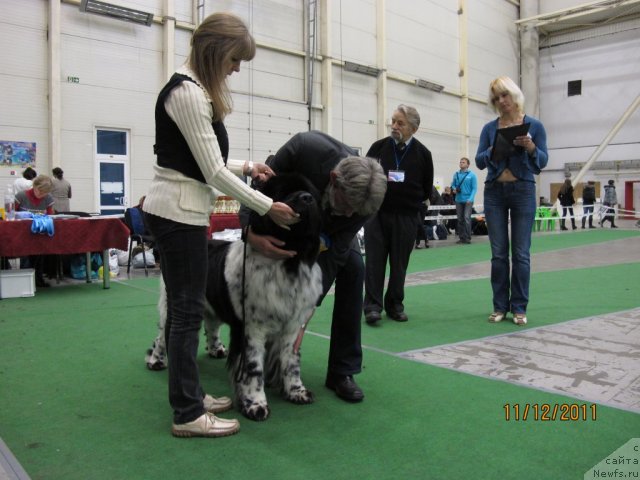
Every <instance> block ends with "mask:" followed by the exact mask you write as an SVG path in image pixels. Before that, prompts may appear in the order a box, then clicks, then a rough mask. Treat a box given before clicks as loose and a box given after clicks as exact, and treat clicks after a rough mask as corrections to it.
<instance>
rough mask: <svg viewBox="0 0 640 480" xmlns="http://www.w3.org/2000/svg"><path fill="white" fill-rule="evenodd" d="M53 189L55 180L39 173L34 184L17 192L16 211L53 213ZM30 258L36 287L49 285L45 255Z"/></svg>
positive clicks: (23, 263)
mask: <svg viewBox="0 0 640 480" xmlns="http://www.w3.org/2000/svg"><path fill="white" fill-rule="evenodd" d="M52 189H53V181H52V180H51V177H49V176H48V175H38V176H37V177H36V178H34V179H33V186H32V187H31V188H30V189H28V190H24V191H22V192H18V193H17V194H16V211H18V212H20V211H22V212H31V213H33V214H47V215H52V214H53V204H54V203H55V201H54V199H53V197H52V196H51V194H50V192H51V190H52ZM25 260H28V261H29V262H30V264H31V266H32V267H33V268H34V269H35V272H36V287H49V286H50V285H49V284H48V283H47V282H46V281H45V279H44V275H43V270H44V256H43V255H31V256H29V258H28V259H25ZM25 263H27V262H24V261H21V262H20V265H21V267H23V268H24V265H25Z"/></svg>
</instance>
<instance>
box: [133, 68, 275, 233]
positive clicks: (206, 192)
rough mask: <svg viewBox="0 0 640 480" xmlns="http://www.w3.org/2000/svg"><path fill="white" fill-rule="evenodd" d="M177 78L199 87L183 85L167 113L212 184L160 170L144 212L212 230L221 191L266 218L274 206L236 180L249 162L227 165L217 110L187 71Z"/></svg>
mask: <svg viewBox="0 0 640 480" xmlns="http://www.w3.org/2000/svg"><path fill="white" fill-rule="evenodd" d="M177 73H180V74H183V75H187V76H188V77H190V78H192V79H193V80H194V81H195V82H196V83H193V82H188V81H187V82H182V83H181V84H180V85H179V86H177V87H176V88H174V89H173V90H172V91H171V93H170V94H169V96H168V97H167V100H166V102H165V109H166V110H167V113H168V114H169V117H171V119H172V120H173V121H174V122H175V123H176V125H177V126H178V128H179V129H180V132H181V133H182V135H183V136H184V138H185V140H186V141H187V144H188V145H189V149H190V150H191V153H192V154H193V156H194V158H195V159H196V162H197V163H198V166H199V167H200V170H201V171H202V174H203V175H204V178H205V180H206V182H207V184H204V183H202V182H199V181H197V180H194V179H193V178H189V177H187V176H186V175H183V174H182V173H180V172H178V171H177V170H173V169H170V168H163V167H160V166H158V165H157V164H155V165H154V170H155V176H154V177H153V180H152V181H151V185H150V187H149V192H148V193H147V196H146V198H145V200H144V210H145V211H146V212H149V213H152V214H153V215H157V216H159V217H164V218H168V219H170V220H174V221H176V222H181V223H187V224H190V225H202V226H204V225H209V215H210V214H211V212H212V211H213V204H214V202H215V199H216V197H217V196H218V194H219V193H218V192H217V190H218V191H219V192H222V194H224V195H229V196H231V197H233V198H234V199H236V200H238V201H239V202H240V203H242V204H243V205H246V206H247V207H249V208H251V209H252V210H255V211H256V212H258V213H259V214H261V215H264V214H265V213H267V212H268V211H269V209H270V208H271V205H272V203H273V201H272V200H271V199H270V198H268V197H266V196H264V195H262V194H261V193H259V192H257V191H255V190H253V189H251V187H249V186H248V185H247V184H246V183H244V182H243V181H242V180H240V179H239V178H238V177H237V176H236V174H238V175H241V174H242V168H243V166H244V161H239V160H228V161H227V167H225V165H224V160H223V158H222V154H221V153H220V147H219V146H218V140H217V138H216V135H215V133H214V131H213V127H212V126H211V122H212V119H213V109H212V106H211V103H210V100H209V96H208V95H207V93H206V91H205V90H204V89H203V88H201V87H200V86H199V82H198V79H197V77H196V76H195V74H194V73H193V72H192V71H191V70H190V69H189V68H187V67H186V66H183V67H181V68H180V69H178V71H177Z"/></svg>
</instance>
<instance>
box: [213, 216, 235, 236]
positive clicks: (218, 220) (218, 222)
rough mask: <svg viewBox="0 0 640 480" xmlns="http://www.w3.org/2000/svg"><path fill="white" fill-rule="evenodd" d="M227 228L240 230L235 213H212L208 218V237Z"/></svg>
mask: <svg viewBox="0 0 640 480" xmlns="http://www.w3.org/2000/svg"><path fill="white" fill-rule="evenodd" d="M227 228H231V229H233V228H240V219H239V218H238V214H237V213H214V214H213V215H211V217H209V232H208V233H209V235H208V236H209V237H211V234H212V233H214V232H221V231H222V230H225V229H227Z"/></svg>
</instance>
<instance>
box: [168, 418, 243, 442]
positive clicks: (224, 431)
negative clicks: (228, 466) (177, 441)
mask: <svg viewBox="0 0 640 480" xmlns="http://www.w3.org/2000/svg"><path fill="white" fill-rule="evenodd" d="M238 430H240V422H238V420H235V419H230V420H227V419H226V418H218V417H216V416H215V415H214V414H213V413H209V412H204V413H203V414H202V415H200V416H199V417H198V418H196V419H195V420H194V421H193V422H189V423H180V424H176V423H174V424H173V426H172V427H171V433H172V434H173V436H174V437H226V436H229V435H233V434H234V433H238Z"/></svg>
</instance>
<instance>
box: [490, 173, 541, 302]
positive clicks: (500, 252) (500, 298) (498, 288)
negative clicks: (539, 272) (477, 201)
mask: <svg viewBox="0 0 640 480" xmlns="http://www.w3.org/2000/svg"><path fill="white" fill-rule="evenodd" d="M484 213H485V218H486V222H487V229H488V231H489V241H490V243H491V287H492V289H493V309H494V311H496V312H505V313H506V312H513V313H526V311H527V304H528V303H529V279H530V274H531V260H530V252H529V250H530V249H531V229H532V227H533V221H534V218H535V213H536V184H535V183H533V182H525V181H520V180H518V181H516V182H504V183H501V182H491V183H486V184H485V187H484ZM509 224H511V265H509Z"/></svg>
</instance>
